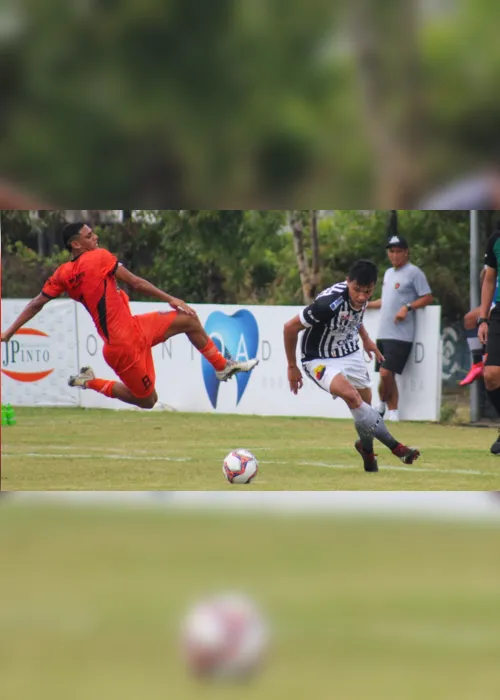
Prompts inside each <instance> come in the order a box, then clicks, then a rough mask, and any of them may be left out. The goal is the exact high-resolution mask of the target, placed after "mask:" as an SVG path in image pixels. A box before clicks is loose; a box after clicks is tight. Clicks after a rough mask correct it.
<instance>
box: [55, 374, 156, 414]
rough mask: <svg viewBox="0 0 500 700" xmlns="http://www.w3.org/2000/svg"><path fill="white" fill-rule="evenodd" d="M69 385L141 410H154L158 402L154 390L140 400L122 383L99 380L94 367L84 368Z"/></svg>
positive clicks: (112, 380) (71, 378) (69, 380)
mask: <svg viewBox="0 0 500 700" xmlns="http://www.w3.org/2000/svg"><path fill="white" fill-rule="evenodd" d="M68 384H69V386H73V387H76V388H78V389H91V390H92V391H95V392H97V393H98V394H102V395H103V396H107V397H108V398H109V399H118V400H119V401H123V403H128V404H131V405H132V406H138V407H139V408H145V409H150V408H154V406H155V404H156V402H157V401H158V394H157V393H156V390H153V391H152V392H151V394H149V396H145V397H144V398H138V397H137V396H135V395H134V394H133V393H132V392H131V391H130V389H129V388H128V386H126V385H125V384H122V382H117V381H115V380H114V379H98V378H97V377H96V376H95V373H94V370H93V369H92V367H82V368H81V370H80V372H79V373H78V374H75V375H74V376H72V377H70V378H69V379H68Z"/></svg>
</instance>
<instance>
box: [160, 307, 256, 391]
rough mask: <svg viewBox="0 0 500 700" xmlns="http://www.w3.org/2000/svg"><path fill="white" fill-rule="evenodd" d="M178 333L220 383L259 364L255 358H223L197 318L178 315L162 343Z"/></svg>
mask: <svg viewBox="0 0 500 700" xmlns="http://www.w3.org/2000/svg"><path fill="white" fill-rule="evenodd" d="M179 333H185V334H186V335H187V337H188V338H189V340H190V342H191V343H192V344H193V345H194V347H195V348H196V349H197V350H198V352H200V353H201V354H202V355H203V357H204V358H205V359H206V360H207V361H208V362H210V364H211V365H212V367H213V368H214V370H215V376H216V377H217V379H218V380H219V381H220V382H225V381H227V380H228V379H231V377H234V375H235V374H238V373H239V372H251V371H252V370H253V368H254V367H256V366H257V365H258V364H259V360H257V359H255V358H254V359H251V360H245V361H244V362H237V361H236V360H233V359H232V358H230V357H225V356H224V355H223V354H222V353H221V352H220V351H219V349H218V347H217V346H216V345H215V343H214V341H213V340H212V339H211V338H210V337H209V336H208V335H207V333H206V331H205V329H204V328H203V326H202V325H201V323H200V320H199V318H198V317H197V316H186V315H183V314H179V315H178V316H177V317H176V318H175V319H174V320H173V322H172V323H171V324H170V326H169V328H168V330H167V332H166V333H165V336H164V338H163V341H166V340H168V338H171V337H173V336H174V335H177V334H179Z"/></svg>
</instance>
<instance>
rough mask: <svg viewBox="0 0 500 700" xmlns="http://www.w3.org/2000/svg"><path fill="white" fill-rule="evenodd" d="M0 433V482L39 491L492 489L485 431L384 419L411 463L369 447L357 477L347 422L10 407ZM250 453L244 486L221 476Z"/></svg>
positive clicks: (499, 482) (498, 479) (496, 480)
mask: <svg viewBox="0 0 500 700" xmlns="http://www.w3.org/2000/svg"><path fill="white" fill-rule="evenodd" d="M16 415H17V420H18V424H17V425H16V426H12V427H7V428H5V429H4V430H2V488H3V489H5V490H17V489H29V490H38V489H43V490H46V489H49V490H65V489H72V490H79V489H85V490H94V489H98V490H107V489H113V490H130V489H132V490H157V489H161V490H221V489H228V488H229V489H235V488H239V489H242V488H243V489H245V488H247V489H253V490H258V489H262V490H264V489H265V490H324V489H327V490H337V489H338V490H372V489H375V490H435V489H439V490H450V491H451V490H500V458H497V457H494V456H493V455H491V454H490V452H489V448H490V445H491V443H492V442H493V440H494V439H495V438H496V431H495V430H493V429H484V428H471V427H460V426H442V425H434V424H422V423H399V424H389V425H390V428H391V429H392V430H393V432H394V434H395V436H396V437H397V438H398V439H399V440H401V441H402V442H405V443H406V444H409V445H412V446H417V447H419V448H420V449H421V451H422V457H421V458H420V459H419V460H418V461H417V462H416V463H415V464H414V465H412V466H411V467H408V466H405V465H403V464H401V462H400V461H399V460H398V459H396V458H395V457H394V456H393V455H392V454H390V452H389V451H388V450H387V449H386V448H385V447H383V446H382V445H379V447H378V450H377V451H378V454H379V466H380V472H379V473H378V474H365V472H364V471H363V468H362V464H361V460H360V457H359V455H358V454H357V452H355V450H354V448H353V443H354V440H355V432H354V426H353V423H352V421H341V420H335V421H334V420H320V419H313V418H275V417H258V416H234V415H233V416H231V415H213V414H184V413H167V412H144V411H106V410H101V411H98V410H84V409H76V408H75V409H60V408H59V409H58V408H36V409H35V408H19V409H17V411H16ZM237 447H246V448H248V449H250V450H252V452H254V453H255V455H256V456H257V458H258V459H259V465H260V466H259V474H258V475H257V478H256V479H255V481H254V482H253V483H252V484H251V485H250V486H232V485H230V484H228V483H227V482H226V481H225V479H224V478H223V475H222V461H223V458H224V457H225V455H226V454H227V453H228V452H229V451H230V450H232V449H234V448H237Z"/></svg>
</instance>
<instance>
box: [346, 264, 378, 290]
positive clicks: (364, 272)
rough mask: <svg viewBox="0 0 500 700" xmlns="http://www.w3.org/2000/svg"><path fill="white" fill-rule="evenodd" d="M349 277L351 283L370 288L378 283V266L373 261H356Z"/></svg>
mask: <svg viewBox="0 0 500 700" xmlns="http://www.w3.org/2000/svg"><path fill="white" fill-rule="evenodd" d="M347 277H348V279H349V281H350V282H357V283H358V284H359V285H362V286H363V287H369V286H370V285H371V284H376V282H377V277H378V272H377V266H376V265H375V264H374V263H372V261H371V260H356V262H355V263H354V265H352V266H351V269H350V270H349V274H348V275H347Z"/></svg>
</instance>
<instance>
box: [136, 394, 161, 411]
mask: <svg viewBox="0 0 500 700" xmlns="http://www.w3.org/2000/svg"><path fill="white" fill-rule="evenodd" d="M157 401H158V394H157V393H156V391H153V393H152V394H150V395H149V396H146V397H145V398H144V399H140V404H139V406H140V407H141V408H145V409H148V410H150V409H152V408H154V407H155V405H156V402H157Z"/></svg>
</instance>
